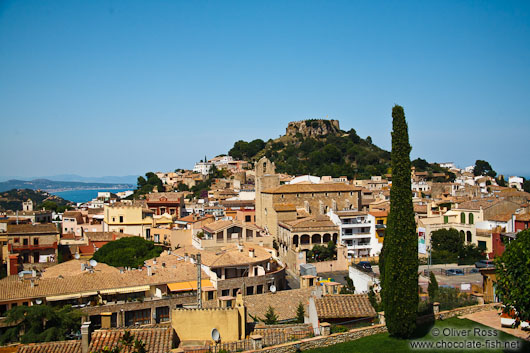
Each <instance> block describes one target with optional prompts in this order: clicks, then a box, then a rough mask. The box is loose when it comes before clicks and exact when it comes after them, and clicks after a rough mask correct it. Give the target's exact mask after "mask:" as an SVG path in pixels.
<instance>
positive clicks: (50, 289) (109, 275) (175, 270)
mask: <svg viewBox="0 0 530 353" xmlns="http://www.w3.org/2000/svg"><path fill="white" fill-rule="evenodd" d="M82 262H84V261H81V260H71V261H67V262H64V263H62V264H58V265H56V266H53V267H50V268H49V269H48V270H51V274H50V275H47V274H43V275H42V276H41V277H36V278H34V279H33V280H30V279H24V280H21V279H20V278H19V276H8V277H6V278H3V279H2V280H0V301H8V300H17V299H30V298H42V297H47V298H48V297H56V296H63V295H71V296H72V297H73V296H74V295H77V297H81V296H90V295H96V294H97V292H98V291H102V292H109V293H110V292H113V291H115V292H118V291H119V292H121V293H123V292H124V290H125V289H127V288H129V289H130V290H131V291H140V290H141V288H140V289H138V288H139V287H142V286H149V285H159V284H167V283H173V282H181V281H189V280H194V279H195V278H196V276H197V268H196V266H195V265H193V264H191V263H189V262H184V261H183V260H181V261H180V262H179V264H178V265H177V264H176V263H175V264H172V265H165V266H164V264H163V263H162V262H158V263H157V264H156V265H153V264H152V263H151V264H152V275H151V276H149V275H148V271H147V270H146V269H145V268H144V269H143V270H130V271H120V270H117V269H116V271H114V270H112V268H110V269H109V268H107V267H105V266H106V265H103V264H98V265H97V266H96V268H94V270H93V271H89V270H85V271H83V272H82V273H77V275H74V276H69V275H68V274H67V273H68V271H72V268H75V267H76V266H79V269H81V263H82ZM100 265H101V268H102V270H100ZM109 267H110V266H109ZM48 270H46V271H48ZM55 275H57V276H55ZM204 276H205V278H207V275H206V274H204ZM32 282H33V284H32ZM125 292H127V291H126V290H125Z"/></svg>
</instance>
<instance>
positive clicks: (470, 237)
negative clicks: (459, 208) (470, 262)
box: [466, 230, 472, 243]
mask: <svg viewBox="0 0 530 353" xmlns="http://www.w3.org/2000/svg"><path fill="white" fill-rule="evenodd" d="M466 235H467V239H466V240H467V242H468V243H471V240H472V235H471V232H470V231H469V230H468V231H467V233H466Z"/></svg>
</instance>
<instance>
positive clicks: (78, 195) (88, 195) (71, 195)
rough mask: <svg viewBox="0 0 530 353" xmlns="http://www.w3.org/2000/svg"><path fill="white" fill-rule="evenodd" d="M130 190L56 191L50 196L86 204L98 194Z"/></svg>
mask: <svg viewBox="0 0 530 353" xmlns="http://www.w3.org/2000/svg"><path fill="white" fill-rule="evenodd" d="M127 190H131V189H110V190H102V189H96V190H70V191H57V192H51V194H54V195H57V196H60V197H62V198H63V199H65V200H68V201H72V202H87V201H90V200H93V199H95V198H96V197H98V192H103V191H110V192H112V193H114V194H115V193H117V192H121V191H127Z"/></svg>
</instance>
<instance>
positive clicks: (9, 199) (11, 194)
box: [0, 189, 73, 211]
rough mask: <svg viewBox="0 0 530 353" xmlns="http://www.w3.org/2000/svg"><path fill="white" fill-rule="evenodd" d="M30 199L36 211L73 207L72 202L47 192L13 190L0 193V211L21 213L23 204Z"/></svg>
mask: <svg viewBox="0 0 530 353" xmlns="http://www.w3.org/2000/svg"><path fill="white" fill-rule="evenodd" d="M28 199H31V200H32V201H33V209H34V210H40V209H41V208H42V207H44V208H46V209H51V210H53V211H60V210H64V209H66V208H68V207H70V206H71V205H73V204H72V202H70V201H67V200H65V199H63V198H62V197H59V196H56V195H51V194H48V193H47V192H45V191H40V190H31V189H13V190H9V191H4V192H0V210H1V211H7V210H11V211H21V210H22V202H23V201H27V200H28ZM54 207H55V208H54Z"/></svg>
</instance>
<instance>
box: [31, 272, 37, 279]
mask: <svg viewBox="0 0 530 353" xmlns="http://www.w3.org/2000/svg"><path fill="white" fill-rule="evenodd" d="M31 277H33V278H35V277H37V271H36V270H31Z"/></svg>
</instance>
